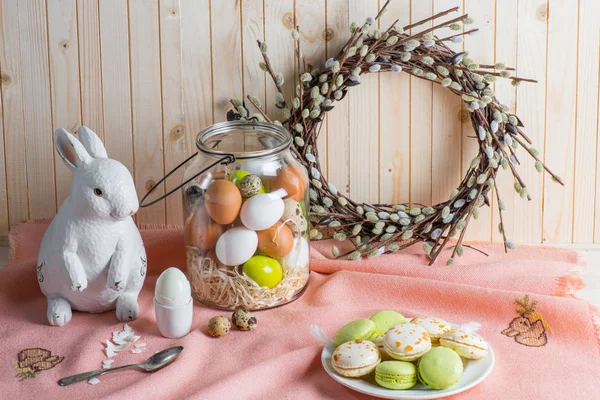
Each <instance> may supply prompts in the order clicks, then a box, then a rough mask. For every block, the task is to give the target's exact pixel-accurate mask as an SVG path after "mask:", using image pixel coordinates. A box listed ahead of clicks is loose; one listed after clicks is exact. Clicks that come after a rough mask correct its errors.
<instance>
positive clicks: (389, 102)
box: [379, 0, 411, 203]
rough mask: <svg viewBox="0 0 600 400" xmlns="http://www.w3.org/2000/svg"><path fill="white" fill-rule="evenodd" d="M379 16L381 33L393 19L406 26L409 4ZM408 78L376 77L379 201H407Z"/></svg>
mask: <svg viewBox="0 0 600 400" xmlns="http://www.w3.org/2000/svg"><path fill="white" fill-rule="evenodd" d="M389 7H390V8H389V11H388V12H387V13H386V14H384V15H383V16H382V17H381V20H380V29H381V30H382V31H385V30H386V29H387V28H388V27H389V26H390V25H391V24H393V23H394V21H395V20H396V19H398V18H399V21H398V23H400V24H402V26H406V25H408V24H410V1H409V0H402V1H395V2H391V3H390V5H389ZM410 102H411V96H410V77H409V76H408V74H406V73H393V72H387V73H385V74H381V76H380V77H379V124H380V126H379V138H380V146H379V200H380V201H381V202H383V203H405V202H408V201H409V200H410Z"/></svg>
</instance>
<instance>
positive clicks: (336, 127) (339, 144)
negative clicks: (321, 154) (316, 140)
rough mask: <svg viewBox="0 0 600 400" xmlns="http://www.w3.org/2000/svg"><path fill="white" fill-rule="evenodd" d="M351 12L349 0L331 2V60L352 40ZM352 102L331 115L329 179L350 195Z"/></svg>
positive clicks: (338, 104) (337, 105) (339, 105)
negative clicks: (350, 27) (349, 130)
mask: <svg viewBox="0 0 600 400" xmlns="http://www.w3.org/2000/svg"><path fill="white" fill-rule="evenodd" d="M348 13H349V10H348V1H347V0H327V30H328V34H329V36H328V38H329V40H328V41H327V43H326V45H327V46H326V47H327V57H328V58H329V57H334V56H335V55H336V54H337V53H338V51H339V50H340V48H342V46H344V44H345V43H346V41H347V40H348V36H349V34H350V33H349V30H348V29H349V26H350V21H349V14H348ZM349 116H350V109H349V103H348V101H341V102H336V103H335V108H334V109H333V110H331V111H330V112H328V113H327V117H326V124H327V144H328V154H327V176H328V179H329V182H331V183H332V184H333V185H335V187H336V188H337V189H338V191H339V192H340V193H343V194H345V195H348V194H350V149H349V143H348V140H349V137H348V121H349Z"/></svg>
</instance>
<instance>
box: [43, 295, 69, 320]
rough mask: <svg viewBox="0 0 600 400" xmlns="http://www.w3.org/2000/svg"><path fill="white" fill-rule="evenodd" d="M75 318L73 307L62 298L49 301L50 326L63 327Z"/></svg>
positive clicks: (48, 315)
mask: <svg viewBox="0 0 600 400" xmlns="http://www.w3.org/2000/svg"><path fill="white" fill-rule="evenodd" d="M72 316H73V314H72V312H71V305H70V304H69V302H68V301H66V300H65V299H63V298H62V297H56V298H53V299H48V312H47V317H48V322H49V323H50V325H54V326H63V325H65V324H66V323H68V322H69V321H70V320H71V317H72Z"/></svg>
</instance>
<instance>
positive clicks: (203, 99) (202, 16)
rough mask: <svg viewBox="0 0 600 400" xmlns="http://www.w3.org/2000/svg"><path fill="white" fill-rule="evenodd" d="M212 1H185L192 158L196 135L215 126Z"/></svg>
mask: <svg viewBox="0 0 600 400" xmlns="http://www.w3.org/2000/svg"><path fill="white" fill-rule="evenodd" d="M207 10H209V0H200V1H197V0H181V55H182V69H183V82H185V84H184V85H183V110H184V118H185V124H184V125H185V130H186V134H185V138H186V141H187V148H188V149H189V150H188V151H189V154H188V155H191V154H192V153H193V152H194V151H196V145H195V140H196V134H197V133H198V132H200V130H202V129H204V128H205V127H207V126H208V125H210V124H212V123H213V95H212V92H213V90H212V65H211V58H210V56H211V46H210V13H209V12H207Z"/></svg>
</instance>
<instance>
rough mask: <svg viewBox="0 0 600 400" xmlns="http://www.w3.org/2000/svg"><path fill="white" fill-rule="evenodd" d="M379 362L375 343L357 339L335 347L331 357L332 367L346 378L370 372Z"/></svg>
mask: <svg viewBox="0 0 600 400" xmlns="http://www.w3.org/2000/svg"><path fill="white" fill-rule="evenodd" d="M380 362H381V357H380V356H379V351H378V350H377V346H376V345H375V343H373V342H370V341H368V340H362V339H357V340H353V341H350V342H346V343H342V344H341V345H339V346H338V347H336V349H335V351H334V352H333V356H332V357H331V366H332V367H333V369H334V370H335V371H336V372H337V373H338V374H340V375H341V376H344V377H346V378H360V377H361V376H365V375H368V374H370V373H371V372H373V371H374V370H375V368H376V367H377V365H379V363H380Z"/></svg>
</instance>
